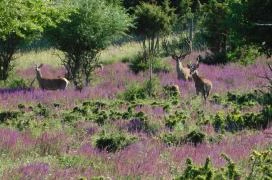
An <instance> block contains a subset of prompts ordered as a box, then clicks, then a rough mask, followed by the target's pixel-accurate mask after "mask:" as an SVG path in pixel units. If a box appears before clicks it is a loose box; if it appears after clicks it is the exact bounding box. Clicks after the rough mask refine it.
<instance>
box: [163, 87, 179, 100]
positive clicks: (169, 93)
mask: <svg viewBox="0 0 272 180" xmlns="http://www.w3.org/2000/svg"><path fill="white" fill-rule="evenodd" d="M163 91H164V95H165V96H166V97H168V98H174V99H176V98H178V97H179V96H180V91H179V87H178V86H177V85H166V86H164V87H163Z"/></svg>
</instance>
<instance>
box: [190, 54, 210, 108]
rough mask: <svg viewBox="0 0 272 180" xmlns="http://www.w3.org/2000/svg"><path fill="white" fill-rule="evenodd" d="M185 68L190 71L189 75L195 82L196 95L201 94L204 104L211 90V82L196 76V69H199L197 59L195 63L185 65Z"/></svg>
mask: <svg viewBox="0 0 272 180" xmlns="http://www.w3.org/2000/svg"><path fill="white" fill-rule="evenodd" d="M187 67H188V68H189V69H190V74H191V75H192V77H193V80H194V82H195V88H196V94H197V95H199V93H201V94H202V96H203V97H204V100H205V103H206V99H207V97H208V96H209V94H210V91H211V89H212V82H211V81H210V80H208V79H206V78H204V77H201V76H199V75H198V71H197V69H198V67H199V58H198V59H197V62H196V63H194V64H187Z"/></svg>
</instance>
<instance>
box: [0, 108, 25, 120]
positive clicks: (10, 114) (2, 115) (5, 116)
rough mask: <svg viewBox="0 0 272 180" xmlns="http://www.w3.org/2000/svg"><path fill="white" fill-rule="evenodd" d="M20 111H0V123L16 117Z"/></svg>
mask: <svg viewBox="0 0 272 180" xmlns="http://www.w3.org/2000/svg"><path fill="white" fill-rule="evenodd" d="M20 114H21V112H18V111H3V112H0V123H3V122H6V121H7V120H9V119H16V118H17V117H19V115H20Z"/></svg>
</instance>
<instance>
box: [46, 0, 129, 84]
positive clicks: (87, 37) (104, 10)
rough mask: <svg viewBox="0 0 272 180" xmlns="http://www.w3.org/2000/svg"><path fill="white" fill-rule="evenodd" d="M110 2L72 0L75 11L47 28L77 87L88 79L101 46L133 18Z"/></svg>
mask: <svg viewBox="0 0 272 180" xmlns="http://www.w3.org/2000/svg"><path fill="white" fill-rule="evenodd" d="M112 2H113V1H112ZM112 2H108V1H106V0H102V1H97V0H79V1H77V0H72V1H71V4H70V5H71V8H73V9H75V11H74V12H73V13H72V14H71V15H70V21H69V22H63V23H61V24H60V25H59V26H57V27H56V28H52V29H50V30H49V31H48V32H47V35H48V37H49V38H50V39H51V40H52V42H53V43H54V45H55V47H56V48H57V49H59V50H61V51H63V52H64V53H65V58H64V59H63V64H64V66H65V67H66V70H67V72H68V78H69V79H72V80H73V82H74V84H75V86H76V87H77V88H82V87H83V80H84V79H85V83H86V85H88V83H89V82H90V75H91V72H92V71H93V70H94V68H95V66H96V65H97V62H98V55H99V53H100V52H101V50H103V49H104V48H106V47H107V46H108V45H109V44H110V43H111V42H112V41H114V40H116V39H117V38H119V37H121V36H122V35H124V34H125V32H126V31H127V30H128V29H129V28H130V27H131V26H132V22H133V18H131V17H130V16H129V15H128V14H127V13H126V11H125V10H124V9H123V8H122V7H120V6H119V5H118V3H112ZM115 2H117V1H115Z"/></svg>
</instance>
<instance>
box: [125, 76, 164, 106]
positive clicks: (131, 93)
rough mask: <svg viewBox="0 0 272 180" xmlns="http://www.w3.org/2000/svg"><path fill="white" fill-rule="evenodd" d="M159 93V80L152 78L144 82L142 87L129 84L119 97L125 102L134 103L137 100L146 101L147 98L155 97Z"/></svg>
mask: <svg viewBox="0 0 272 180" xmlns="http://www.w3.org/2000/svg"><path fill="white" fill-rule="evenodd" d="M160 91H161V89H160V82H159V80H158V79H157V78H153V79H152V80H151V81H149V80H147V81H145V82H144V84H143V85H140V84H138V83H132V84H130V85H129V86H128V87H127V89H126V90H125V92H124V93H123V94H122V95H121V97H123V99H124V100H126V101H135V100H137V99H146V98H147V97H156V96H157V95H158V94H159V92H160Z"/></svg>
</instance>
